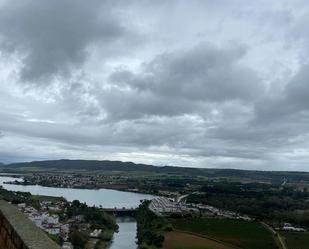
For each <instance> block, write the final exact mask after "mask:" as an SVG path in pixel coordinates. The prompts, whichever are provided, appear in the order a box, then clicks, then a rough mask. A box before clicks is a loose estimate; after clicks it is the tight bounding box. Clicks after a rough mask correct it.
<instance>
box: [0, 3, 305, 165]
mask: <svg viewBox="0 0 309 249" xmlns="http://www.w3.org/2000/svg"><path fill="white" fill-rule="evenodd" d="M308 23H309V3H308V1H306V0H280V1H275V0H274V1H270V0H257V1H248V0H218V1H213V0H200V1H198V0H191V1H185V0H177V1H176V0H175V1H173V0H167V1H166V0H158V1H151V0H149V1H147V0H145V1H135V0H131V1H120V0H119V1H117V0H111V1H102V0H92V1H84V0H53V1H51V0H23V1H18V0H0V107H1V108H0V161H1V162H5V163H7V162H14V161H29V160H42V159H59V158H71V159H73V158H79V159H110V160H123V161H133V162H137V163H149V164H155V165H178V166H190V167H193V166H194V167H216V168H242V169H263V170H306V171H309V64H308V63H309V61H308V59H309V25H308Z"/></svg>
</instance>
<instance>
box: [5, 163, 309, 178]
mask: <svg viewBox="0 0 309 249" xmlns="http://www.w3.org/2000/svg"><path fill="white" fill-rule="evenodd" d="M0 170H2V171H3V172H21V171H26V172H39V171H44V172H59V171H70V172H72V171H73V172H76V173H79V172H81V171H89V172H91V171H102V172H104V171H107V172H117V171H118V172H145V173H161V174H169V175H184V176H188V177H190V176H192V177H193V176H195V177H196V176H203V177H208V178H233V179H252V180H258V181H271V182H277V183H280V182H282V181H283V179H287V180H288V182H300V181H305V182H309V173H308V172H291V171H257V170H240V169H213V168H189V167H174V166H163V167H159V166H153V165H146V164H135V163H133V162H121V161H107V160H105V161H96V160H67V159H62V160H50V161H34V162H24V163H12V164H5V165H4V164H1V163H0Z"/></svg>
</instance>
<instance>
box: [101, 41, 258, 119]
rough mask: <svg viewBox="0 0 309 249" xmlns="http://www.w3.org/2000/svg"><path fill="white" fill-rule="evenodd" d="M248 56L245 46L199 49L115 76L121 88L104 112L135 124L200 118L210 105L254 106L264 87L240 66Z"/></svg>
mask: <svg viewBox="0 0 309 249" xmlns="http://www.w3.org/2000/svg"><path fill="white" fill-rule="evenodd" d="M245 52H246V50H245V48H244V47H242V46H236V45H231V46H227V47H223V48H219V47H215V46H212V45H210V44H200V45H197V46H194V47H193V48H191V49H189V50H186V51H174V52H169V53H164V54H161V55H158V56H156V57H155V58H154V59H153V60H152V61H150V62H149V63H146V64H144V65H143V66H142V70H141V72H139V73H133V72H130V71H124V70H119V71H116V72H114V73H113V74H112V75H111V81H112V82H113V83H114V84H117V85H118V86H119V88H115V89H113V90H112V92H108V94H106V97H105V98H104V99H103V101H104V107H106V108H107V110H108V111H109V113H110V115H112V116H113V115H116V116H120V117H122V118H127V117H129V116H130V115H131V116H132V118H137V117H140V116H143V115H146V116H147V115H159V116H160V115H182V114H186V113H199V112H201V111H203V109H207V108H206V106H205V104H207V103H212V102H224V101H230V100H238V101H244V102H247V101H254V100H255V99H256V98H258V97H259V96H261V95H262V94H263V91H264V86H263V84H262V83H261V81H260V80H259V79H258V77H257V75H256V74H255V73H254V72H253V71H252V70H250V69H249V68H247V67H245V66H243V65H241V64H240V60H241V59H242V57H243V56H244V55H245ZM128 88H129V90H128ZM116 102H118V104H116ZM121 103H122V104H121Z"/></svg>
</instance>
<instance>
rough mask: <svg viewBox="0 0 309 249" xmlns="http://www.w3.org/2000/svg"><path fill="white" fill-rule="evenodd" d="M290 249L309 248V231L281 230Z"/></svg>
mask: <svg viewBox="0 0 309 249" xmlns="http://www.w3.org/2000/svg"><path fill="white" fill-rule="evenodd" d="M280 235H281V236H282V237H283V239H284V242H285V244H286V246H287V248H288V249H309V232H306V233H296V232H280Z"/></svg>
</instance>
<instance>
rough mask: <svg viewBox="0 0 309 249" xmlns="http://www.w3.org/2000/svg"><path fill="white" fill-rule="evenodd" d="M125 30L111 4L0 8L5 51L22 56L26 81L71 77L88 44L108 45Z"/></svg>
mask: <svg viewBox="0 0 309 249" xmlns="http://www.w3.org/2000/svg"><path fill="white" fill-rule="evenodd" d="M126 32H127V30H126V29H125V27H124V26H123V25H122V24H121V23H120V22H119V20H118V19H117V18H116V17H115V16H114V15H113V8H112V5H111V4H110V3H109V1H99V0H95V1H91V2H86V1H82V0H77V1H76V0H68V1H61V0H55V1H48V0H43V1H36V0H26V1H22V2H20V1H14V3H13V2H12V1H7V2H6V3H5V4H4V5H3V6H1V8H0V37H1V38H2V42H1V50H2V51H5V52H9V53H12V52H17V53H19V54H21V58H23V59H22V64H23V67H22V69H21V79H22V80H23V81H30V82H32V81H35V82H42V83H43V82H46V81H48V80H49V79H50V78H53V77H56V76H57V75H58V76H65V75H69V74H70V72H71V70H72V69H74V68H75V67H79V66H81V65H82V64H83V62H84V61H85V58H86V57H87V49H89V46H91V45H93V44H95V42H101V43H102V44H104V45H105V46H108V44H110V43H113V42H115V41H117V39H120V38H121V37H122V36H123V35H124V34H125V33H126ZM104 45H103V46H104Z"/></svg>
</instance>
